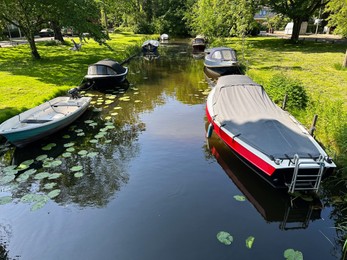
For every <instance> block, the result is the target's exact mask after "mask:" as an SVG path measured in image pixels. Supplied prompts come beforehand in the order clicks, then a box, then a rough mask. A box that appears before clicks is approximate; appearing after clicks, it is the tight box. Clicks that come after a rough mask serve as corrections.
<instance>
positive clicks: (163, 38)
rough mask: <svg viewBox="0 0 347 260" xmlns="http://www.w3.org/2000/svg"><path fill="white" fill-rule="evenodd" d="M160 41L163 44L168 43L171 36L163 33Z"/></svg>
mask: <svg viewBox="0 0 347 260" xmlns="http://www.w3.org/2000/svg"><path fill="white" fill-rule="evenodd" d="M159 39H160V41H161V42H167V41H168V40H169V35H168V34H166V33H163V34H162V35H160V37H159Z"/></svg>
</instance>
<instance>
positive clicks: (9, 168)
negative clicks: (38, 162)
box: [2, 165, 17, 172]
mask: <svg viewBox="0 0 347 260" xmlns="http://www.w3.org/2000/svg"><path fill="white" fill-rule="evenodd" d="M15 168H17V165H10V166H6V167H5V168H3V169H2V170H3V171H4V172H6V171H11V170H14V169H15Z"/></svg>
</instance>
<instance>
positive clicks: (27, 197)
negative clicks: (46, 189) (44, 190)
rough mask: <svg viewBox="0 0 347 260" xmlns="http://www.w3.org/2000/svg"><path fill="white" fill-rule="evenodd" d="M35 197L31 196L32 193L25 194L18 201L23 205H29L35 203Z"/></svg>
mask: <svg viewBox="0 0 347 260" xmlns="http://www.w3.org/2000/svg"><path fill="white" fill-rule="evenodd" d="M35 196H36V194H33V193H29V194H25V195H24V196H23V197H22V198H21V199H20V201H21V202H23V203H30V202H33V201H35Z"/></svg>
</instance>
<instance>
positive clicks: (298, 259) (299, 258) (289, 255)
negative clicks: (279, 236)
mask: <svg viewBox="0 0 347 260" xmlns="http://www.w3.org/2000/svg"><path fill="white" fill-rule="evenodd" d="M283 255H284V257H285V258H286V259H287V260H303V259H304V256H303V254H302V253H301V252H300V251H295V250H294V249H292V248H289V249H287V250H286V251H284V254H283Z"/></svg>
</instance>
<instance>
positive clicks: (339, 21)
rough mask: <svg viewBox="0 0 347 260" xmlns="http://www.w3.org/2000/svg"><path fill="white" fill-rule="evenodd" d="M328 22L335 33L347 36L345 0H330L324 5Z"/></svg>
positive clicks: (346, 0)
mask: <svg viewBox="0 0 347 260" xmlns="http://www.w3.org/2000/svg"><path fill="white" fill-rule="evenodd" d="M325 10H326V12H328V13H329V14H330V15H329V17H328V24H329V25H330V26H332V27H336V28H335V33H337V34H341V35H342V36H344V37H347V0H330V2H329V3H328V4H327V6H326V9H325Z"/></svg>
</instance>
